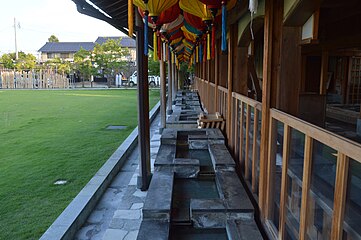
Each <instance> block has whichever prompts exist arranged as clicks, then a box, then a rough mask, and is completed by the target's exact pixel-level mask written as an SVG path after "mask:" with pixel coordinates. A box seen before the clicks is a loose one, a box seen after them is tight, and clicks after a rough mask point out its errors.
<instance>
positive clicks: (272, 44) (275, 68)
mask: <svg viewBox="0 0 361 240" xmlns="http://www.w3.org/2000/svg"><path fill="white" fill-rule="evenodd" d="M282 21H283V1H282V0H266V3H265V20H264V57H263V85H262V125H261V149H260V176H259V184H260V185H259V206H260V210H261V217H262V218H263V220H264V217H265V211H264V210H265V209H266V195H267V194H266V193H267V162H268V160H269V158H268V149H267V146H268V145H269V126H270V108H271V107H272V106H274V105H273V104H275V95H276V94H272V93H274V92H273V91H272V88H274V87H272V85H275V84H276V83H277V79H278V78H279V63H280V47H281V39H282Z"/></svg>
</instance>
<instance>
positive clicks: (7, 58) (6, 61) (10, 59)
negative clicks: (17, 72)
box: [0, 53, 15, 69]
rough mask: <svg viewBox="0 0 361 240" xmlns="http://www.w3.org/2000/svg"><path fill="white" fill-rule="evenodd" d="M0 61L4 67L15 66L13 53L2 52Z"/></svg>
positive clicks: (11, 67) (10, 67) (12, 67)
mask: <svg viewBox="0 0 361 240" xmlns="http://www.w3.org/2000/svg"><path fill="white" fill-rule="evenodd" d="M0 62H1V63H2V64H3V65H4V68H7V69H14V68H15V54H14V56H12V54H11V53H9V54H3V55H2V56H1V59H0Z"/></svg>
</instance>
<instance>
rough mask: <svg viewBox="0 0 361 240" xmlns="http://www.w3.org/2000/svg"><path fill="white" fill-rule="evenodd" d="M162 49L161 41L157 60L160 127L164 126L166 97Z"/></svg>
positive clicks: (163, 46)
mask: <svg viewBox="0 0 361 240" xmlns="http://www.w3.org/2000/svg"><path fill="white" fill-rule="evenodd" d="M164 51H165V44H164V43H162V52H163V55H162V57H161V59H160V60H159V70H160V129H161V131H163V129H164V128H165V127H166V104H167V97H166V89H165V88H166V83H165V81H166V78H165V74H166V71H165V64H164V55H165V54H164Z"/></svg>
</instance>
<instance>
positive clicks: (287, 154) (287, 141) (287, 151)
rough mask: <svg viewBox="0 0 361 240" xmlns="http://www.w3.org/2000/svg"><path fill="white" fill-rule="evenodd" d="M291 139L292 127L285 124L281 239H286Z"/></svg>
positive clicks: (280, 223)
mask: <svg viewBox="0 0 361 240" xmlns="http://www.w3.org/2000/svg"><path fill="white" fill-rule="evenodd" d="M290 139H291V128H290V127H289V126H288V125H287V124H285V125H284V130H283V154H282V180H281V199H280V222H279V235H278V236H279V239H281V240H283V239H286V237H285V231H286V225H285V223H286V205H287V192H288V191H287V184H288V183H287V179H288V177H287V176H288V175H287V170H288V161H289V157H290Z"/></svg>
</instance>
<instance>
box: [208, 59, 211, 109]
mask: <svg viewBox="0 0 361 240" xmlns="http://www.w3.org/2000/svg"><path fill="white" fill-rule="evenodd" d="M210 63H211V61H210V60H207V109H208V112H209V111H211V109H212V108H211V106H210V98H209V88H210V87H211V86H210V85H211V84H210V82H211V80H210V79H211V66H210V65H211V64H210Z"/></svg>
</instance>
